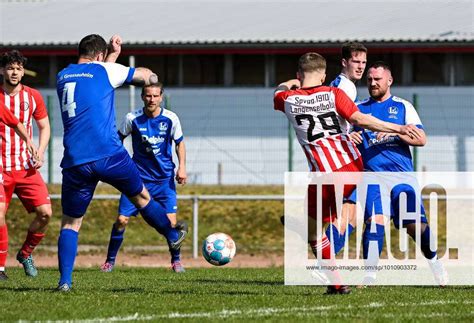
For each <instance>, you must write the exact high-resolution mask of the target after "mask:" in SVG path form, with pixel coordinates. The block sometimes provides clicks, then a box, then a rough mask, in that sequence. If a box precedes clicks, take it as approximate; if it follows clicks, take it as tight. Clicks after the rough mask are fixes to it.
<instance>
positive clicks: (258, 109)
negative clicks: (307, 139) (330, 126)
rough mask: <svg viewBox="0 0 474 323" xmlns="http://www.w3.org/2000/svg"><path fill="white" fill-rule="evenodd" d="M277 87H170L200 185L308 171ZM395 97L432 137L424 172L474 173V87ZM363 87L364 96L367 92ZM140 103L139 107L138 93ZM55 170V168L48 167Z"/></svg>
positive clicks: (122, 100) (124, 105)
mask: <svg viewBox="0 0 474 323" xmlns="http://www.w3.org/2000/svg"><path fill="white" fill-rule="evenodd" d="M41 92H42V94H43V96H45V97H48V96H49V97H50V99H49V102H50V116H51V119H52V125H53V140H52V144H51V145H50V148H49V151H48V153H49V152H51V154H50V158H49V159H48V162H47V163H46V165H45V166H44V168H43V169H42V172H43V176H44V177H45V178H48V179H49V180H50V182H53V183H59V182H60V181H61V174H60V168H59V163H60V160H61V157H62V153H63V148H62V132H63V130H62V123H61V116H60V109H59V106H58V100H57V98H56V94H55V92H54V90H51V89H46V90H41ZM272 93H273V91H272V89H268V88H233V89H215V88H206V89H187V88H179V89H165V95H166V96H167V100H166V101H167V103H168V106H169V107H170V108H171V109H172V110H173V111H175V112H176V113H177V114H178V116H179V117H180V120H181V123H182V126H183V132H184V136H185V141H186V147H187V170H188V173H189V179H190V182H191V183H195V184H224V185H225V184H259V185H260V184H279V185H281V184H283V173H284V172H285V171H287V170H290V169H292V170H294V171H306V170H307V164H306V161H305V157H304V154H303V153H302V151H301V149H300V148H299V144H298V143H297V141H296V139H294V138H293V139H292V140H291V141H290V139H289V128H288V122H287V120H286V118H285V116H284V115H283V114H282V113H279V112H275V111H274V110H273V100H272ZM392 93H393V94H394V95H397V96H400V97H402V98H405V99H407V100H409V101H413V100H414V98H415V97H416V98H417V100H416V101H417V108H418V111H419V114H420V117H421V120H422V122H423V124H424V126H425V131H426V133H427V135H428V143H427V145H426V146H425V147H422V148H420V149H418V150H417V153H416V166H417V170H418V171H422V170H426V171H473V170H474V127H473V122H472V120H474V87H398V88H397V87H395V88H393V89H392ZM366 94H367V90H366V89H365V88H360V89H359V97H360V98H363V97H364V96H366ZM115 101H116V106H117V113H116V115H117V120H118V123H119V122H120V121H121V119H122V118H123V116H124V115H125V114H126V112H127V111H129V110H130V107H129V91H128V90H127V89H120V90H118V91H117V94H116V100H115ZM135 102H136V103H137V105H138V106H141V100H140V98H139V93H138V91H136V93H135ZM48 169H49V171H48Z"/></svg>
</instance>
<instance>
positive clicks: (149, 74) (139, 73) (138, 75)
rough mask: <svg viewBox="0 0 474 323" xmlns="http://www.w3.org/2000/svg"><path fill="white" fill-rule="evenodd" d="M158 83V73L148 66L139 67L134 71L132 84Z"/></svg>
mask: <svg viewBox="0 0 474 323" xmlns="http://www.w3.org/2000/svg"><path fill="white" fill-rule="evenodd" d="M157 83H158V75H156V74H155V73H153V71H152V70H150V69H148V68H146V67H137V68H136V69H135V73H133V78H132V84H133V85H136V86H144V85H152V84H157Z"/></svg>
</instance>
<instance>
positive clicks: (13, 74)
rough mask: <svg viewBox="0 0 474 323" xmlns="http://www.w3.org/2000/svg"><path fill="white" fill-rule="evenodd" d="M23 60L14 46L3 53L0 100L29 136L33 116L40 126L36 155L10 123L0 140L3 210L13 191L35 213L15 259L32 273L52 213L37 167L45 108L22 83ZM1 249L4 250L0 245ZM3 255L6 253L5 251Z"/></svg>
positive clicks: (44, 139)
mask: <svg viewBox="0 0 474 323" xmlns="http://www.w3.org/2000/svg"><path fill="white" fill-rule="evenodd" d="M26 62H27V59H26V57H24V56H23V55H22V54H21V53H20V52H19V51H17V50H12V51H10V52H6V53H4V54H3V55H2V60H1V67H2V70H3V79H4V83H3V85H2V89H1V90H0V102H1V103H2V104H3V105H4V106H5V107H6V108H7V109H8V110H9V111H10V112H11V113H12V114H13V115H14V116H15V117H16V118H17V119H18V121H20V123H21V124H23V125H24V126H25V127H26V129H27V132H28V135H29V137H30V138H31V137H32V135H33V127H32V120H33V119H34V120H35V123H36V126H37V127H38V130H39V146H38V159H37V160H35V159H33V158H32V155H31V154H30V152H29V151H28V149H27V144H26V143H25V141H24V140H23V139H22V138H21V136H19V135H18V134H17V133H16V132H15V131H13V130H14V129H12V128H11V127H10V126H8V125H2V127H0V140H1V141H2V145H1V151H2V165H3V187H4V190H5V212H6V211H7V210H8V205H9V204H10V201H11V199H12V196H13V193H15V194H16V195H17V196H18V198H19V199H20V200H21V202H22V203H23V205H24V207H25V208H26V210H27V212H28V213H32V212H34V213H35V214H36V216H35V218H34V219H33V221H32V222H31V224H30V227H29V228H28V233H27V235H26V239H25V241H24V242H23V245H22V247H21V248H20V250H19V251H18V253H17V255H16V259H17V260H18V261H19V262H20V264H22V265H23V269H24V270H25V274H26V275H27V276H30V277H35V276H37V275H38V270H37V269H36V266H35V264H34V262H33V256H32V252H33V250H34V249H35V247H36V246H37V245H38V244H39V243H40V241H41V240H42V239H43V237H44V236H45V232H46V229H47V226H48V223H49V220H50V218H51V215H52V213H53V212H52V209H51V200H50V198H49V194H48V188H47V187H46V184H45V182H44V180H43V178H42V177H41V173H40V172H39V171H38V170H37V169H39V168H40V167H41V166H42V165H43V162H44V152H45V150H46V147H47V146H48V141H49V137H50V134H51V130H50V126H49V118H48V112H47V110H46V106H45V104H44V101H43V98H42V97H41V94H40V93H39V92H38V91H37V90H35V89H32V88H30V87H28V86H25V85H23V84H22V79H23V76H24V74H25V69H24V67H25V65H26ZM3 105H2V106H3ZM15 126H16V124H15ZM0 241H2V242H3V243H5V244H6V245H7V244H8V231H7V230H6V227H5V228H3V227H1V228H0ZM0 249H2V250H3V248H1V247H0ZM4 255H5V257H6V252H5V253H4ZM1 257H2V256H0V267H4V266H5V263H4V262H3V261H2V259H1Z"/></svg>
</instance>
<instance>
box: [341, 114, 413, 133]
mask: <svg viewBox="0 0 474 323" xmlns="http://www.w3.org/2000/svg"><path fill="white" fill-rule="evenodd" d="M349 122H350V123H352V124H353V125H355V126H358V127H361V128H364V129H369V130H372V131H380V132H388V133H397V134H401V135H409V136H412V133H413V131H414V130H413V128H416V127H415V126H413V125H405V126H400V125H398V124H395V123H391V122H385V121H381V120H379V119H377V118H375V117H373V116H370V115H367V114H364V113H362V112H360V111H356V112H354V113H353V114H352V115H351V116H350V118H349Z"/></svg>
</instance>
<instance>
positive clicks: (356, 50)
mask: <svg viewBox="0 0 474 323" xmlns="http://www.w3.org/2000/svg"><path fill="white" fill-rule="evenodd" d="M341 64H342V73H343V74H344V75H346V76H347V77H348V78H349V79H350V80H351V81H353V82H356V81H358V80H360V79H361V78H362V75H364V70H365V66H366V65H367V48H366V47H365V46H364V45H362V44H360V43H356V42H349V43H345V44H343V45H342V60H341Z"/></svg>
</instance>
